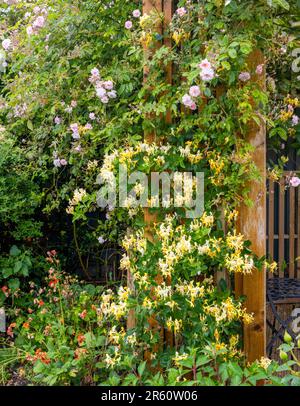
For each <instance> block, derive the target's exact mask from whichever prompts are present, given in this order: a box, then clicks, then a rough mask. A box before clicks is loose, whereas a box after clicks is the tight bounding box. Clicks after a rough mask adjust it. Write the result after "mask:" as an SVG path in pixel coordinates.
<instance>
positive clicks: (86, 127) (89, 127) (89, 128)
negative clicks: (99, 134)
mask: <svg viewBox="0 0 300 406" xmlns="http://www.w3.org/2000/svg"><path fill="white" fill-rule="evenodd" d="M84 128H85V129H86V130H92V129H93V126H92V124H90V123H86V125H85V126H84Z"/></svg>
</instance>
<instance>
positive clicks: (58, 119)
mask: <svg viewBox="0 0 300 406" xmlns="http://www.w3.org/2000/svg"><path fill="white" fill-rule="evenodd" d="M54 123H55V124H56V125H59V124H60V123H61V118H60V117H58V116H56V117H55V119H54Z"/></svg>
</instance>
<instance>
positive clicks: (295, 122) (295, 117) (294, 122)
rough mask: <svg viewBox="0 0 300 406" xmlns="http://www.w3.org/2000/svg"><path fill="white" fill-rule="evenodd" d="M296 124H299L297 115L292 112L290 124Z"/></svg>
mask: <svg viewBox="0 0 300 406" xmlns="http://www.w3.org/2000/svg"><path fill="white" fill-rule="evenodd" d="M298 124H299V117H298V116H296V115H295V114H294V115H293V117H292V125H293V126H295V125H298Z"/></svg>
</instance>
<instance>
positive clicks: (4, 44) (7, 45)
mask: <svg viewBox="0 0 300 406" xmlns="http://www.w3.org/2000/svg"><path fill="white" fill-rule="evenodd" d="M2 47H3V49H5V51H7V50H8V49H9V48H10V47H11V40H10V39H9V38H6V39H4V40H3V41H2Z"/></svg>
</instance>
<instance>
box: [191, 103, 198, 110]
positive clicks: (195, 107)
mask: <svg viewBox="0 0 300 406" xmlns="http://www.w3.org/2000/svg"><path fill="white" fill-rule="evenodd" d="M189 108H190V109H191V110H196V109H197V105H196V103H195V102H192V103H191V105H190V106H189Z"/></svg>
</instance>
